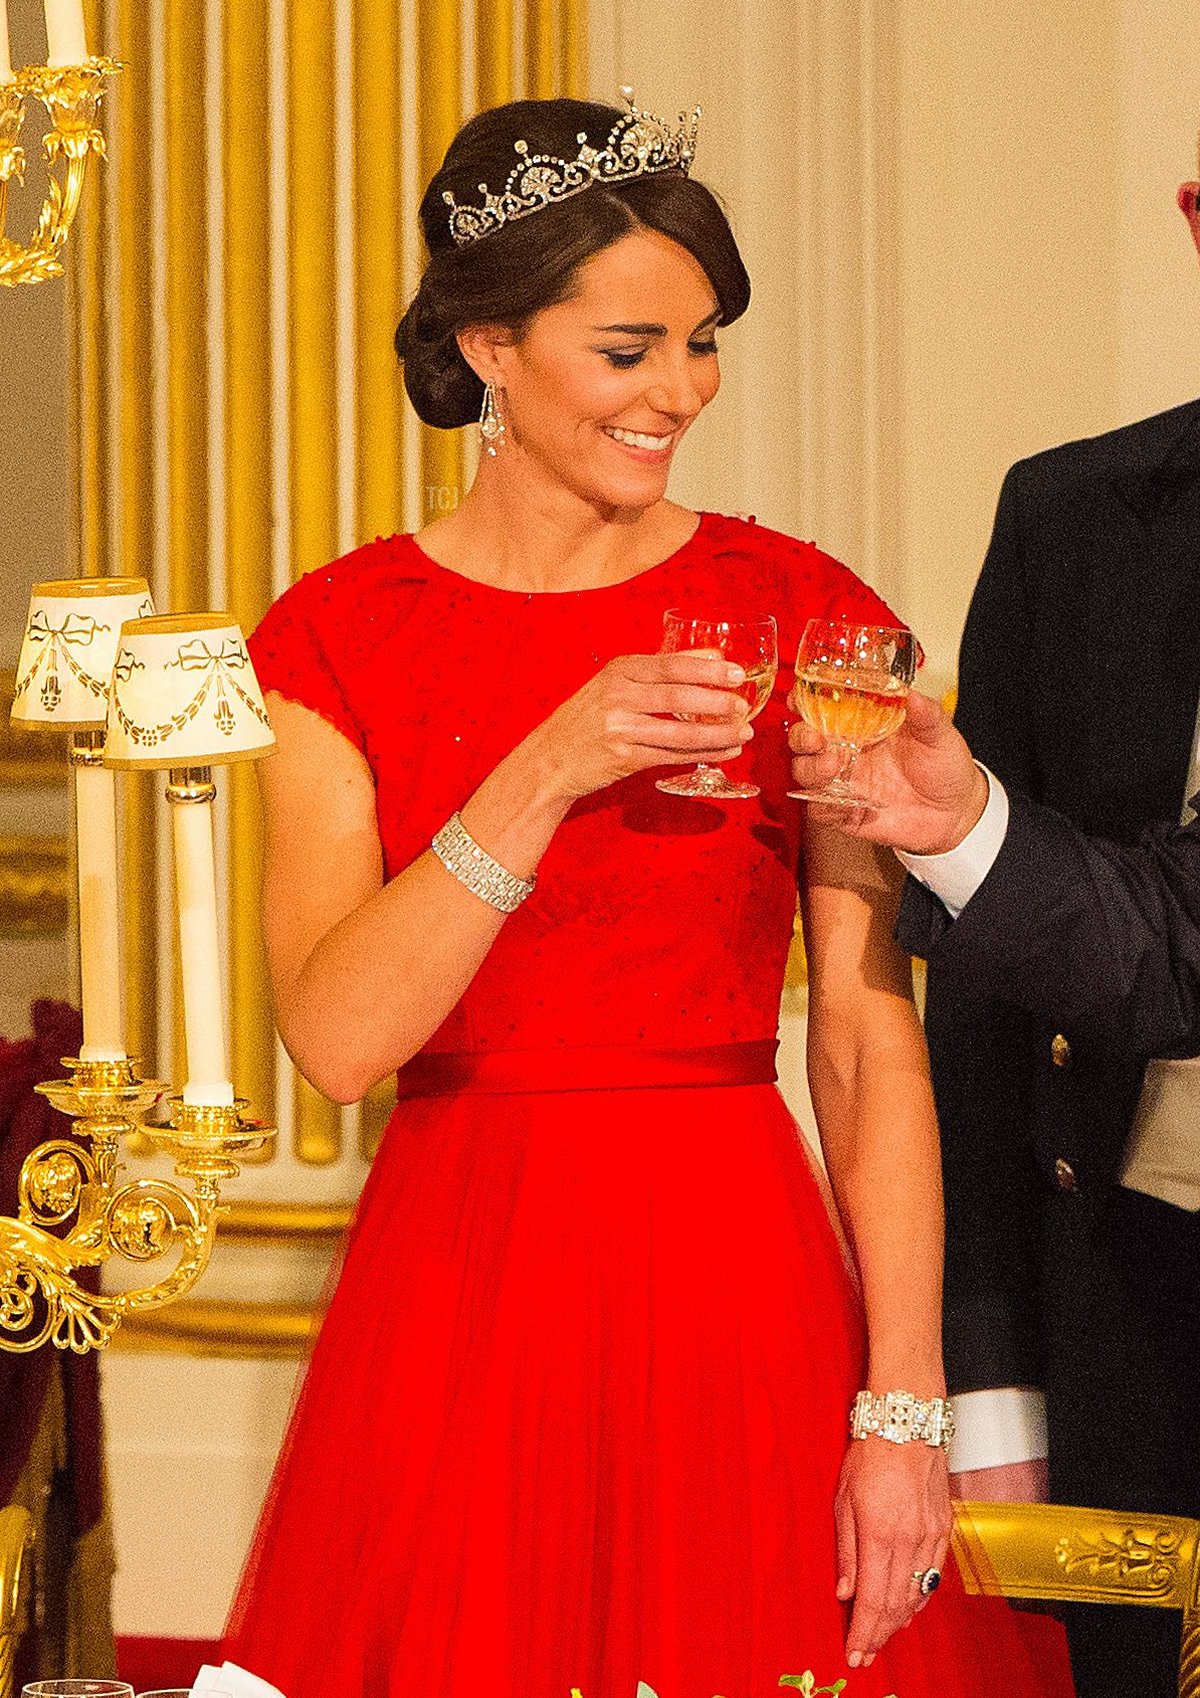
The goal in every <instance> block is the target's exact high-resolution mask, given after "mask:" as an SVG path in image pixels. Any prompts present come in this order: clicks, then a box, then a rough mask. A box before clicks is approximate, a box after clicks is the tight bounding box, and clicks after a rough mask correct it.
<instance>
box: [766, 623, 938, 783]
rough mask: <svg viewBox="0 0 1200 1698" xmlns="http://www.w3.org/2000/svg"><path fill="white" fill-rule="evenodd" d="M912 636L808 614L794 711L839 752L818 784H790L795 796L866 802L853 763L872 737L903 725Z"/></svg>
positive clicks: (913, 663) (912, 669)
mask: <svg viewBox="0 0 1200 1698" xmlns="http://www.w3.org/2000/svg"><path fill="white" fill-rule="evenodd" d="M916 670H917V640H916V638H915V637H914V636H913V634H912V632H911V631H900V630H893V629H892V628H891V627H889V626H886V625H850V624H846V623H844V622H843V621H842V620H839V619H810V620H809V622H808V624H807V625H806V626H805V627H804V635H803V637H801V639H800V650H799V653H798V654H797V656H796V702H797V705H798V706H799V709H800V715H801V718H802V719H803V720H804V721H805V723H806V724H808V725H811V726H812V728H813V730H814V731H819V732H820V733H821V734H822V736H823V737H825V738H826V739H827V740H828V741H829V742H830V743H831V744H832V745H833V746H834V747H835V748H836V749H840V750H841V752H842V766H841V770H840V771H839V772H838V774H837V776H836V777H835V778H833V779H831V780H830V782H829V783H828V784H827V785H826V786H825V788H824V789H823V790H789V791H788V795H789V796H795V797H796V798H798V800H800V801H802V802H827V803H829V804H831V805H832V806H834V807H843V808H870V807H873V806H874V803H873V801H872V799H871V797H870V796H867V795H864V794H863V792H862V791H861V790H860V789H859V788H858V786H857V785H856V784H855V783H854V778H853V774H854V763H855V762H856V761H857V760H858V757H859V755H860V754H861V753H862V751H863V750H864V749H866V748H869V747H870V746H871V744H872V743H882V742H883V741H884V739H885V738H887V737H891V736H892V735H893V733H894V732H896V731H899V729H900V727H901V726H902V725H903V724H904V714H905V703H906V701H907V698H908V691H909V686H910V685H911V684H912V681H913V678H914V677H915V676H916Z"/></svg>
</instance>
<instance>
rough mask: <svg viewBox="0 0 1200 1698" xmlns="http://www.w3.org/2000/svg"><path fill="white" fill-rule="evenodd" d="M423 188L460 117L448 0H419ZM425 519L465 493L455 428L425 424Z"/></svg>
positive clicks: (457, 32)
mask: <svg viewBox="0 0 1200 1698" xmlns="http://www.w3.org/2000/svg"><path fill="white" fill-rule="evenodd" d="M417 76H418V85H417V86H418V93H419V108H420V110H419V115H418V116H419V125H420V138H421V139H420V148H421V154H420V167H421V169H420V180H421V181H420V188H421V192H422V193H424V190H425V185H426V184H427V183H428V182H429V180H430V178H431V177H432V176H433V174H434V172H435V171H436V170H437V168H438V166H439V165H440V164H441V162H442V159H443V156H444V155H445V152H446V149H447V148H448V147H449V145H450V143H451V141H452V140H453V138H454V133H455V131H456V130H457V129H458V127H459V125H460V123H461V122H462V105H461V95H460V89H461V83H462V29H461V25H460V22H459V15H458V7H457V5H454V4H451V3H450V0H417ZM421 486H422V487H421V519H422V522H423V523H424V522H425V521H426V520H428V519H429V518H431V517H432V516H433V514H434V513H435V512H436V511H438V510H439V509H440V510H443V511H444V510H445V508H446V507H447V506H450V505H454V504H456V503H457V502H458V501H459V500H460V499H461V496H462V494H463V448H462V439H461V437H460V436H459V434H458V432H457V431H449V430H433V429H431V428H430V427H428V426H422V430H421Z"/></svg>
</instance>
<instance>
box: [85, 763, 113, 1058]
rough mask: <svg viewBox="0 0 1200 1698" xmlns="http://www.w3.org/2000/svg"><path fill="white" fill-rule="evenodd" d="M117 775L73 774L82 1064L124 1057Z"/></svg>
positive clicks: (90, 770)
mask: <svg viewBox="0 0 1200 1698" xmlns="http://www.w3.org/2000/svg"><path fill="white" fill-rule="evenodd" d="M113 776H114V775H113V774H112V773H111V772H109V771H108V770H107V768H105V767H102V766H77V767H76V768H75V837H76V844H77V850H76V855H77V860H78V863H79V972H80V978H81V980H82V983H83V1048H82V1049H81V1050H80V1052H79V1053H80V1056H81V1058H82V1059H83V1060H84V1061H121V1060H123V1059H124V1056H125V1043H124V1037H123V1032H124V1022H123V1020H122V1017H121V1014H122V1011H121V927H120V921H119V917H118V909H117V803H116V789H115V786H114V782H113Z"/></svg>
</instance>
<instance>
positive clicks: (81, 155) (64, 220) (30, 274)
mask: <svg viewBox="0 0 1200 1698" xmlns="http://www.w3.org/2000/svg"><path fill="white" fill-rule="evenodd" d="M46 35H47V54H46V58H47V63H46V64H44V65H25V66H23V67H22V68H21V69H20V70H19V71H16V72H15V73H14V71H13V68H12V65H11V63H10V61H9V55H8V24H7V18H6V15H5V8H4V0H0V284H4V285H6V286H7V287H9V288H15V287H16V285H17V284H18V283H42V282H44V281H45V280H46V278H48V277H59V276H61V275H62V269H63V267H62V260H61V259H60V258H59V250H60V249H61V248H62V245H63V243H64V242H65V241H66V239H67V234H68V232H69V231H70V228H71V225H72V223H73V222H74V219H75V214H76V212H77V211H78V210H79V198H80V196H81V194H82V193H83V179H84V174H85V172H86V170H87V161H88V156H89V155H90V154H93V153H96V154H99V155H100V157H101V158H103V157H104V136H103V134H102V132H101V130H100V128H99V125H98V122H97V115H98V109H99V105H100V101H101V98H102V96H103V94H104V90H105V84H106V83H107V81H108V79H109V78H110V77H111V76H113V75H115V73H116V72H117V71H119V70H120V68H121V67H120V65H119V64H118V63H117V62H116V60H114V59H106V58H103V57H97V56H96V55H94V54H89V53H88V51H87V47H86V45H85V43H84V37H83V7H82V0H46ZM29 96H33V97H34V98H36V99H37V100H40V101H41V103H42V105H43V106H44V107H45V108H46V111H47V112H48V113H49V115H50V128H49V130H48V131H47V132H46V135H45V137H44V138H43V142H42V149H43V152H44V154H45V157H46V162H47V165H48V166H49V170H50V180H49V184H48V187H47V190H46V195H45V198H44V200H43V202H42V209H41V212H40V214H39V216H38V220H37V225H36V227H35V229H34V232H33V234H32V236H31V237H30V239H29V241H28V242H25V243H22V242H15V241H13V240H12V239H11V238H10V237H8V236H7V235H6V234H5V229H6V225H7V216H8V193H9V184H10V183H11V182H12V181H13V180H14V178H15V179H16V181H17V183H18V184H23V183H24V180H25V150H24V148H23V147H22V146H21V127H22V125H23V123H24V121H25V102H26V100H27V98H28V97H29ZM64 161H65V169H64V171H63V173H62V175H61V177H60V176H59V175H56V170H57V168H58V166H59V165H60V163H61V162H64Z"/></svg>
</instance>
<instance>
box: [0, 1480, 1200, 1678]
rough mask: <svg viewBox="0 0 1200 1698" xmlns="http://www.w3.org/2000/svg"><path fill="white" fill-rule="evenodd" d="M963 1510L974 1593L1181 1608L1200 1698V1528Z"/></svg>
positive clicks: (1059, 1511)
mask: <svg viewBox="0 0 1200 1698" xmlns="http://www.w3.org/2000/svg"><path fill="white" fill-rule="evenodd" d="M955 1512H956V1519H955V1529H954V1554H955V1557H956V1558H957V1561H958V1566H959V1570H960V1572H961V1574H962V1578H963V1584H964V1586H965V1587H966V1589H967V1591H968V1592H986V1593H991V1594H993V1595H995V1594H1000V1595H1002V1596H1004V1597H1006V1598H1044V1599H1048V1600H1052V1601H1055V1602H1063V1603H1089V1604H1141V1605H1143V1606H1148V1607H1149V1608H1151V1609H1165V1610H1179V1611H1180V1613H1181V1615H1182V1618H1183V1621H1182V1639H1181V1645H1180V1658H1179V1698H1200V1564H1198V1561H1197V1558H1198V1553H1200V1521H1194V1520H1190V1519H1189V1518H1188V1517H1186V1516H1182V1515H1140V1514H1136V1515H1135V1514H1129V1515H1125V1514H1122V1513H1121V1512H1120V1511H1119V1510H1109V1509H1073V1508H1069V1507H1067V1506H1065V1505H1062V1504H1042V1503H960V1504H957V1505H956V1506H955ZM0 1698H2V1695H0Z"/></svg>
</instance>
